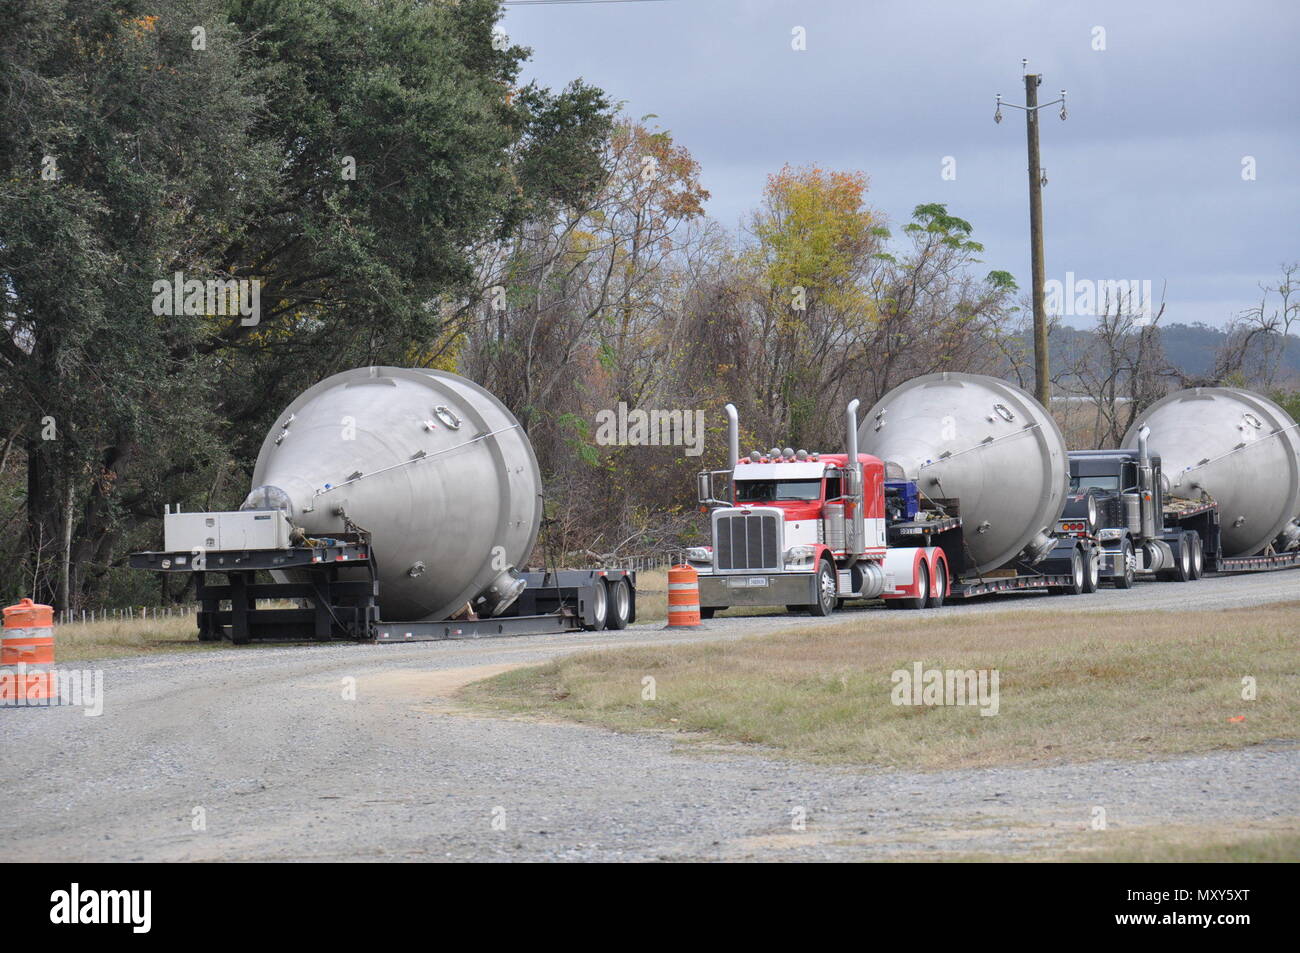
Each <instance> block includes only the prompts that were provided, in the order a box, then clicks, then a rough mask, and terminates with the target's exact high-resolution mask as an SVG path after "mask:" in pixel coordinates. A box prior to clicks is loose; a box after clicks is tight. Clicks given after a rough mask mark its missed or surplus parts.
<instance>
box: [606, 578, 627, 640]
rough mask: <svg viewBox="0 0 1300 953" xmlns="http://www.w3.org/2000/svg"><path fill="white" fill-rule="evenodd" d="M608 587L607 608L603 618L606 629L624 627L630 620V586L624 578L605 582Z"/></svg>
mask: <svg viewBox="0 0 1300 953" xmlns="http://www.w3.org/2000/svg"><path fill="white" fill-rule="evenodd" d="M606 585H607V586H608V587H609V610H608V613H607V616H606V619H605V627H606V628H608V629H626V628H627V626H628V623H629V622H631V621H632V587H631V586H629V585H628V584H627V580H626V579H617V580H615V581H613V582H607V583H606Z"/></svg>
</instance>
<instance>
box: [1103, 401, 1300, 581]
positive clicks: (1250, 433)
mask: <svg viewBox="0 0 1300 953" xmlns="http://www.w3.org/2000/svg"><path fill="white" fill-rule="evenodd" d="M1143 426H1146V427H1149V428H1150V429H1151V433H1150V436H1149V437H1148V438H1147V446H1148V447H1149V448H1150V451H1151V453H1153V454H1158V455H1159V456H1160V469H1161V472H1162V474H1163V475H1164V481H1165V492H1166V494H1168V495H1172V496H1178V497H1185V498H1188V499H1200V498H1201V496H1202V493H1206V494H1209V495H1210V496H1211V497H1213V498H1214V499H1215V500H1216V501H1218V504H1219V519H1220V521H1221V533H1222V539H1221V542H1222V547H1223V554H1224V555H1225V556H1254V555H1256V554H1258V553H1260V552H1262V551H1263V550H1264V548H1265V547H1266V546H1268V545H1269V544H1270V543H1272V542H1273V541H1274V540H1276V539H1277V538H1278V536H1279V535H1282V536H1283V537H1284V539H1283V540H1281V541H1280V546H1279V548H1288V547H1293V546H1294V545H1295V543H1296V541H1297V537H1300V527H1295V526H1294V525H1292V521H1293V520H1294V519H1295V518H1296V516H1297V515H1300V430H1297V427H1296V422H1295V421H1294V420H1292V419H1291V416H1290V415H1289V414H1288V413H1287V412H1286V411H1285V410H1283V409H1282V408H1281V407H1279V406H1278V405H1277V404H1275V403H1273V402H1272V401H1271V400H1269V399H1267V398H1265V397H1261V396H1260V395H1259V394H1253V393H1251V392H1250V391H1247V390H1237V389H1235V388H1230V387H1197V388H1194V389H1192V390H1182V391H1178V392H1177V393H1174V394H1170V395H1169V396H1168V397H1165V398H1162V399H1161V400H1158V401H1156V402H1155V403H1154V404H1152V405H1151V406H1150V407H1148V408H1147V409H1146V411H1145V412H1144V413H1143V414H1142V415H1141V416H1140V417H1138V420H1137V423H1135V424H1134V425H1133V426H1132V427H1131V428H1130V429H1129V432H1128V433H1127V434H1125V436H1124V446H1125V447H1131V448H1136V447H1137V445H1138V431H1139V430H1141V429H1142V427H1143Z"/></svg>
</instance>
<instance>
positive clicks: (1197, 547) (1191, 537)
mask: <svg viewBox="0 0 1300 953" xmlns="http://www.w3.org/2000/svg"><path fill="white" fill-rule="evenodd" d="M1187 545H1188V546H1190V547H1191V548H1192V578H1193V579H1200V578H1201V577H1202V576H1203V575H1205V551H1204V550H1203V549H1202V548H1201V534H1200V533H1198V532H1196V531H1195V530H1192V532H1190V533H1188V534H1187Z"/></svg>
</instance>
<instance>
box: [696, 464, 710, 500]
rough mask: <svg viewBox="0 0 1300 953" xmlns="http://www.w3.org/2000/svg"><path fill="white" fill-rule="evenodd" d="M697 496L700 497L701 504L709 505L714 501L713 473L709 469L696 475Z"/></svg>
mask: <svg viewBox="0 0 1300 953" xmlns="http://www.w3.org/2000/svg"><path fill="white" fill-rule="evenodd" d="M695 482H696V484H697V485H696V496H697V497H698V498H699V501H700V505H701V506H708V505H709V504H710V503H712V502H713V474H712V473H710V472H709V471H708V470H705V471H704V472H702V473H698V474H696V476H695Z"/></svg>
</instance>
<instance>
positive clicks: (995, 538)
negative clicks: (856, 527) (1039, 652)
mask: <svg viewBox="0 0 1300 953" xmlns="http://www.w3.org/2000/svg"><path fill="white" fill-rule="evenodd" d="M858 440H859V443H860V444H861V449H862V451H863V452H865V453H870V454H874V455H875V456H877V457H880V458H881V459H882V460H885V461H887V462H889V463H893V464H896V465H897V466H898V467H899V468H901V470H902V473H903V474H904V475H905V476H906V478H907V479H909V480H915V481H916V484H917V488H918V489H919V490H920V491H921V492H922V493H924V494H925V495H926V496H928V497H930V498H932V499H934V498H947V499H957V500H958V501H959V503H960V508H961V517H962V524H963V528H964V536H965V539H966V545H967V548H968V551H969V558H970V559H971V561H972V562H973V563H974V568H975V569H976V570H977V571H978V572H988V571H990V570H993V569H998V568H1001V567H1003V566H1006V565H1007V564H1009V563H1010V562H1012V561H1013V560H1015V559H1016V558H1017V557H1019V558H1022V559H1025V560H1027V561H1029V562H1036V561H1038V560H1039V559H1041V558H1042V557H1043V556H1045V555H1046V554H1047V553H1049V552H1050V551H1051V550H1052V547H1053V541H1052V539H1051V537H1050V536H1049V535H1048V534H1049V533H1050V532H1051V530H1052V529H1053V527H1054V526H1055V524H1056V520H1057V518H1058V517H1059V516H1060V515H1061V510H1062V508H1063V507H1064V506H1065V497H1066V494H1067V492H1068V490H1069V480H1070V476H1069V474H1070V465H1069V458H1068V456H1067V452H1066V448H1065V441H1064V439H1063V438H1062V437H1061V431H1060V428H1058V427H1057V425H1056V421H1054V420H1053V419H1052V416H1051V414H1049V413H1048V412H1047V411H1046V410H1045V409H1044V408H1043V406H1042V405H1041V404H1039V403H1038V402H1037V401H1036V400H1034V398H1033V397H1031V396H1029V395H1028V394H1026V393H1025V392H1024V391H1022V390H1021V389H1020V388H1018V387H1014V386H1012V385H1011V384H1008V383H1007V382H1005V381H1001V380H998V379H997V378H994V377H984V376H982V375H979V374H957V373H942V374H927V375H925V376H923V377H917V378H914V379H913V380H910V381H908V382H907V383H905V384H902V385H900V386H898V387H895V388H894V389H893V390H891V391H890V392H889V393H888V394H886V395H885V396H884V397H882V398H881V399H880V401H879V402H878V403H877V404H876V405H875V406H874V407H872V408H871V411H870V412H869V413H868V414H867V416H866V418H865V419H864V420H863V421H862V424H861V426H860V427H859V428H858Z"/></svg>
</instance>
